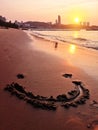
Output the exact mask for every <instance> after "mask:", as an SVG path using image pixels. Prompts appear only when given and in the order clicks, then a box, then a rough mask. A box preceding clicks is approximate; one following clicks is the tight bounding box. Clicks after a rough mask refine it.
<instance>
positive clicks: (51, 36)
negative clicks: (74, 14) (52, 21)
mask: <svg viewBox="0 0 98 130" xmlns="http://www.w3.org/2000/svg"><path fill="white" fill-rule="evenodd" d="M30 33H31V34H33V35H36V36H37V37H40V38H43V39H46V40H49V41H52V42H54V43H56V42H57V43H58V44H63V46H64V45H67V46H69V49H68V48H67V50H68V51H67V50H65V53H63V55H64V56H65V58H67V59H68V60H69V62H70V63H71V64H72V65H74V66H78V67H80V68H81V69H83V70H84V71H85V72H86V73H88V74H89V75H90V76H92V77H93V78H94V79H96V80H98V31H86V30H81V31H66V30H60V31H58V30H55V31H50V30H48V31H43V30H40V31H38V30H36V31H35V30H33V31H30ZM77 46H78V47H77ZM63 51H64V49H63Z"/></svg>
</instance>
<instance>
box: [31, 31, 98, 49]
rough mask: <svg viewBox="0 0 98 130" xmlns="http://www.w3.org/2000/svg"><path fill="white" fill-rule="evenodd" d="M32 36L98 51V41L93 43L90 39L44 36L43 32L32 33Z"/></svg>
mask: <svg viewBox="0 0 98 130" xmlns="http://www.w3.org/2000/svg"><path fill="white" fill-rule="evenodd" d="M32 34H33V35H34V36H36V37H38V38H41V39H44V40H47V41H52V42H62V43H67V44H75V45H78V46H82V47H86V48H92V49H95V50H98V41H92V40H90V39H86V38H82V37H78V38H73V37H71V36H70V37H68V36H66V37H63V36H59V35H48V34H43V33H42V32H32Z"/></svg>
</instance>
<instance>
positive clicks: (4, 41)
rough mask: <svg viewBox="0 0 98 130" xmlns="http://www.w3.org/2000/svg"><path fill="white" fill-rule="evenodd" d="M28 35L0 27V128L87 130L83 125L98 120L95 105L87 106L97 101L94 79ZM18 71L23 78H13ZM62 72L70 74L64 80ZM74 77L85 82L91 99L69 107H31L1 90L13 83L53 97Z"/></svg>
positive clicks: (7, 129)
mask: <svg viewBox="0 0 98 130" xmlns="http://www.w3.org/2000/svg"><path fill="white" fill-rule="evenodd" d="M32 38H33V41H32V39H30V38H29V37H28V36H27V34H26V33H24V32H23V31H21V30H14V29H0V130H88V128H87V124H88V123H90V122H92V121H93V120H97V119H98V116H97V114H98V112H97V108H93V107H92V108H91V107H90V105H89V104H90V102H91V101H92V100H94V99H96V100H97V96H98V94H97V92H98V88H97V85H98V82H97V81H96V80H94V79H93V78H91V77H90V76H89V75H87V74H86V73H85V72H84V71H82V70H81V69H79V68H78V67H76V66H73V65H72V64H70V63H69V62H68V60H67V59H64V58H62V57H61V56H59V54H56V53H55V51H56V50H55V48H54V43H51V42H49V41H44V40H42V39H38V38H35V37H32ZM59 47H60V45H59ZM18 73H22V74H24V75H25V78H24V79H22V80H21V79H17V77H16V75H17V74H18ZM64 73H72V74H73V78H72V79H65V78H64V77H63V76H62V74H64ZM75 79H79V80H81V81H83V82H84V83H85V85H86V88H88V89H89V90H90V95H91V98H90V100H88V101H87V104H85V105H83V106H82V105H81V106H79V107H78V108H70V109H69V110H66V109H64V108H62V107H60V106H59V107H58V109H57V110H56V111H55V112H52V111H46V110H40V109H35V108H32V107H31V106H29V105H28V104H26V103H25V102H23V101H20V100H19V99H17V98H16V97H13V96H11V95H10V94H9V93H7V92H5V91H4V90H3V89H4V87H5V86H6V84H8V83H12V82H17V83H20V84H22V85H23V86H25V87H26V89H27V90H28V91H32V92H33V93H35V94H39V95H43V96H50V95H53V96H54V97H55V96H57V95H58V94H63V93H65V92H67V91H69V90H71V89H73V87H74V86H73V85H72V83H71V81H72V80H75ZM95 127H96V126H95ZM93 128H94V127H93ZM93 128H90V129H93Z"/></svg>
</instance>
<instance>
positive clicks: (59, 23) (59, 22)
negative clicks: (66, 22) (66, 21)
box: [58, 15, 61, 25]
mask: <svg viewBox="0 0 98 130" xmlns="http://www.w3.org/2000/svg"><path fill="white" fill-rule="evenodd" d="M58 25H61V16H60V15H58Z"/></svg>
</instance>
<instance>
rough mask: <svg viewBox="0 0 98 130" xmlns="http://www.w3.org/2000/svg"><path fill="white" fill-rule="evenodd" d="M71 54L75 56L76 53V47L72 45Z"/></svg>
mask: <svg viewBox="0 0 98 130" xmlns="http://www.w3.org/2000/svg"><path fill="white" fill-rule="evenodd" d="M69 52H70V53H71V54H74V53H75V52H76V45H73V44H71V45H70V47H69Z"/></svg>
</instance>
